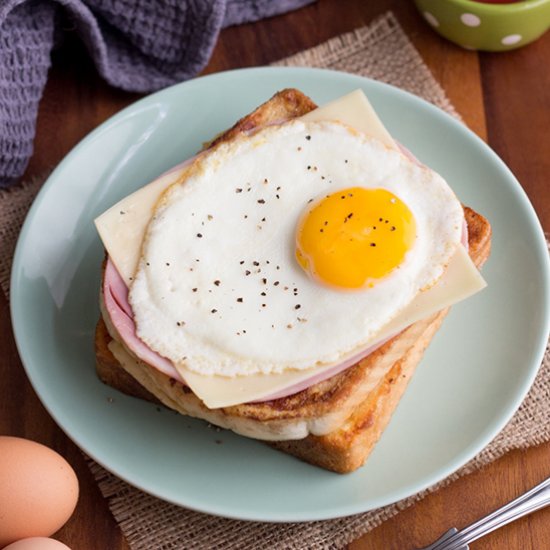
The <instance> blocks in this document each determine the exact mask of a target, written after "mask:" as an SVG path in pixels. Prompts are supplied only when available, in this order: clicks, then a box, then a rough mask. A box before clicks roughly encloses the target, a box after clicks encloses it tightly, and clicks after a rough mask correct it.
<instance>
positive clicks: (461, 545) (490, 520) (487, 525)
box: [418, 477, 550, 550]
mask: <svg viewBox="0 0 550 550" xmlns="http://www.w3.org/2000/svg"><path fill="white" fill-rule="evenodd" d="M549 504H550V477H549V478H548V479H546V480H545V481H543V482H542V483H540V484H539V485H537V486H536V487H533V488H532V489H531V490H530V491H527V493H524V494H523V495H521V496H520V497H518V498H516V499H515V500H512V502H509V503H508V504H505V505H504V506H503V507H502V508H499V509H498V510H495V511H494V512H493V513H491V514H489V515H488V516H485V517H484V518H481V519H480V520H479V521H476V522H475V523H472V525H470V526H468V527H465V528H464V529H462V530H460V531H458V529H456V528H454V527H453V528H452V529H449V530H448V531H447V532H446V533H445V534H444V535H443V536H442V537H441V538H439V539H438V540H436V541H435V542H434V543H433V544H431V545H430V546H427V547H426V548H419V549H418V550H468V549H469V547H468V543H470V542H473V541H474V540H477V539H479V538H481V537H483V536H484V535H486V534H487V533H490V532H491V531H494V530H495V529H498V528H499V527H502V526H503V525H506V524H507V523H510V522H511V521H514V520H516V519H518V518H521V517H523V516H526V515H527V514H530V513H531V512H534V511H535V510H540V509H541V508H544V507H545V506H548V505H549Z"/></svg>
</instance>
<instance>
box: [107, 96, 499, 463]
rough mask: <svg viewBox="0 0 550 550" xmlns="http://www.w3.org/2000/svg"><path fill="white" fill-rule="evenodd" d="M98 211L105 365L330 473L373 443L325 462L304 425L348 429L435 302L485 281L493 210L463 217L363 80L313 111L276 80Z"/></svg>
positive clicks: (415, 355) (430, 327) (431, 319)
mask: <svg viewBox="0 0 550 550" xmlns="http://www.w3.org/2000/svg"><path fill="white" fill-rule="evenodd" d="M96 225H97V228H98V230H99V233H100V235H101V237H102V240H103V242H104V245H105V248H106V250H107V254H108V258H107V260H106V264H105V269H104V277H103V284H102V295H101V309H102V321H101V322H100V324H99V325H98V333H97V337H96V351H97V356H98V371H99V373H100V376H101V377H102V378H103V379H104V380H106V381H107V382H108V383H111V384H113V385H115V386H117V387H119V388H120V389H123V390H124V391H129V392H131V393H137V394H139V395H140V396H141V397H145V398H151V396H154V398H156V399H157V400H158V401H160V402H162V403H164V404H165V405H167V406H168V407H171V408H173V409H175V410H177V411H179V412H181V413H183V414H188V415H191V416H196V417H199V418H204V419H206V420H208V421H210V422H212V423H214V424H216V425H219V426H222V427H226V428H230V429H232V430H234V431H236V432H237V433H240V434H243V435H246V436H250V437H255V438H258V439H266V440H272V441H284V440H292V443H287V444H284V445H283V447H284V449H283V450H286V451H287V452H291V453H293V454H296V455H298V456H301V457H302V458H304V459H306V460H309V461H311V462H314V463H317V464H320V465H323V466H325V467H328V468H330V469H334V470H337V471H349V470H350V469H353V468H355V467H357V466H358V465H360V463H361V462H362V461H363V460H364V458H365V457H366V455H367V454H368V451H366V448H367V446H365V444H364V443H363V444H361V445H359V448H360V450H363V451H365V452H363V453H361V452H360V453H359V455H358V456H359V459H354V461H351V460H349V461H348V462H346V461H345V460H344V462H342V461H338V460H337V461H333V462H332V463H331V461H330V460H329V461H328V462H327V460H322V459H321V458H319V457H320V456H321V455H323V452H320V450H319V448H318V447H319V445H320V447H321V448H322V449H325V452H324V455H325V458H326V457H330V455H331V452H329V451H327V449H326V448H325V443H326V442H325V443H320V442H317V444H316V445H312V444H311V442H312V438H313V439H315V438H319V437H320V438H323V437H328V436H329V435H330V434H333V435H334V434H336V433H337V432H339V431H340V432H341V431H342V430H344V429H345V426H346V423H347V424H349V423H350V422H351V419H352V418H353V415H354V414H355V415H357V410H358V407H359V408H364V407H365V406H366V403H367V402H369V399H370V403H371V406H370V409H369V411H370V412H369V414H370V415H371V416H372V414H373V411H372V406H373V404H374V403H376V404H378V405H380V406H382V403H383V402H384V399H382V396H381V395H379V396H378V398H377V399H375V398H374V396H375V395H378V393H377V392H380V390H381V388H382V387H383V386H384V381H387V377H388V375H389V373H391V372H392V371H393V370H395V368H396V366H397V365H398V364H400V363H401V366H402V368H404V366H405V364H409V366H411V367H412V368H413V365H416V363H417V361H418V359H419V357H420V355H421V352H422V350H423V349H424V347H425V345H427V343H428V342H429V340H430V338H431V334H432V333H433V332H434V331H435V328H434V327H436V326H437V324H438V322H439V321H438V320H440V319H441V318H442V316H443V314H442V313H440V312H442V311H444V310H445V309H446V308H448V307H449V306H451V305H453V304H454V303H456V302H457V301H459V300H462V299H464V298H465V297H468V296H470V295H471V294H473V293H475V292H477V291H478V290H480V289H481V288H483V287H484V286H485V283H484V281H483V279H482V278H481V276H480V275H479V272H478V270H477V268H476V265H475V262H474V261H473V260H475V261H476V263H478V264H479V263H481V262H482V261H483V260H484V259H485V258H486V256H487V255H488V247H489V242H490V228H489V225H488V223H487V222H486V221H485V220H484V219H483V218H482V217H481V216H479V215H477V214H475V213H473V212H472V211H469V210H467V211H466V218H465V217H464V212H463V209H462V207H461V205H460V203H459V202H458V200H457V199H456V197H454V194H453V193H452V191H451V190H450V188H449V187H448V185H447V184H446V183H445V182H444V181H443V180H442V178H440V176H438V175H437V174H435V173H434V172H433V171H431V170H429V169H428V168H426V167H425V166H423V165H421V164H420V163H419V162H418V161H416V159H413V158H411V155H410V154H408V153H407V152H406V151H404V150H403V149H402V148H401V147H400V146H398V145H397V144H396V143H395V142H394V141H393V139H392V138H391V136H390V135H389V133H388V132H387V131H386V130H385V128H384V127H383V125H382V124H381V122H380V121H379V119H378V118H377V117H376V114H375V113H374V111H373V109H372V107H371V106H370V104H369V103H368V101H367V100H366V98H365V96H364V95H363V94H362V93H361V92H354V93H352V94H350V95H349V96H346V97H344V98H341V99H340V100H337V101H335V102H333V103H332V104H329V105H327V106H325V107H322V108H319V109H316V108H315V105H314V104H313V103H312V102H311V100H309V98H307V97H306V96H304V95H303V94H301V93H300V92H298V91H297V90H285V91H283V92H280V93H278V94H276V95H275V96H274V97H273V98H272V99H271V100H270V101H268V102H267V103H266V104H264V105H262V106H260V107H259V108H258V109H257V110H256V111H254V112H253V113H251V114H250V115H248V116H247V117H245V118H244V119H242V120H241V121H239V122H238V123H237V124H236V125H235V126H234V127H233V128H232V129H230V130H229V131H227V132H226V133H225V134H223V135H222V136H221V137H220V138H218V139H217V140H216V141H215V142H213V144H211V146H210V147H209V148H208V149H206V150H204V151H203V152H201V153H200V154H199V155H197V157H195V158H194V159H191V161H188V162H187V163H184V164H183V165H180V166H179V167H176V168H175V169H173V170H172V171H170V172H169V173H167V174H165V175H163V176H161V177H160V178H159V179H157V180H155V181H154V182H153V183H151V184H149V185H148V186H146V187H145V188H142V189H141V190H139V191H137V192H136V193H134V194H133V195H131V196H129V197H127V198H126V199H124V200H123V201H121V202H120V203H118V204H117V205H115V206H113V207H112V208H111V209H110V210H109V211H107V212H106V213H105V214H103V215H102V216H100V217H99V218H98V219H97V220H96ZM467 237H469V239H470V255H469V254H468V252H467V248H466V246H465V245H467V241H466V238H467ZM472 258H473V260H472ZM407 358H408V359H407ZM407 361H408V363H407ZM121 368H122V369H124V372H125V373H127V374H126V376H124V375H121ZM115 373H116V374H115ZM128 375H129V376H128ZM403 378H407V377H406V376H404V377H403ZM134 381H137V382H138V383H139V386H136V385H135V382H134ZM144 389H146V390H147V391H144ZM403 389H404V387H403ZM401 392H402V390H399V391H397V390H396V391H394V392H390V393H392V394H393V395H394V396H397V395H400V394H401ZM397 400H398V397H397V399H396V401H395V403H393V404H392V406H389V405H386V406H385V407H384V410H385V411H390V413H391V410H393V408H394V406H395V404H396V402H397ZM386 401H388V400H387V399H386ZM389 402H390V401H388V403H389ZM363 416H364V415H363ZM384 416H387V417H388V419H389V414H386V415H384V414H383V413H382V412H379V413H378V417H379V418H380V426H383V425H385V422H382V421H381V419H382V418H383V417H384ZM386 422H387V420H386ZM352 423H353V425H355V424H357V422H355V421H354V422H352ZM360 423H362V424H363V425H364V426H366V425H367V423H366V422H365V418H364V417H363V418H362V420H361V422H360ZM370 424H371V426H372V425H373V421H372V419H371V421H370ZM380 431H381V429H380ZM375 432H376V430H374V429H372V430H371V436H372V437H371V438H370V439H371V440H372V441H375V440H376V439H377V438H378V436H379V434H378V435H375ZM304 438H305V439H304ZM295 440H302V442H301V443H300V442H297V441H295ZM348 440H349V437H348ZM281 445H282V444H281ZM298 447H300V448H298ZM300 449H301V450H300ZM348 450H349V449H348ZM348 454H349V453H348ZM352 462H353V464H352Z"/></svg>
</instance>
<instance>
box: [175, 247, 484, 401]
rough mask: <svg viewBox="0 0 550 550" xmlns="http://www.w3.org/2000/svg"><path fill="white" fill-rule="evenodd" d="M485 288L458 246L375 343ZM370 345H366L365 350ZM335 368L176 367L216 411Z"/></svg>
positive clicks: (463, 249) (462, 248)
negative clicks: (246, 372) (215, 372)
mask: <svg viewBox="0 0 550 550" xmlns="http://www.w3.org/2000/svg"><path fill="white" fill-rule="evenodd" d="M485 286H486V282H485V281H484V279H483V277H482V276H481V274H480V273H479V271H478V270H477V268H476V266H475V265H474V263H473V262H472V260H471V259H470V257H469V256H468V253H467V252H466V250H465V248H464V247H462V246H459V247H458V249H457V251H456V253H455V255H454V256H453V258H452V260H451V262H450V263H449V266H448V268H447V270H446V272H445V274H444V275H443V277H442V278H441V279H440V281H439V282H438V283H437V284H436V285H434V286H433V287H431V288H430V289H429V290H426V291H424V292H422V293H420V294H419V295H418V296H417V297H416V298H415V300H414V301H413V302H411V304H409V306H407V308H406V309H405V310H403V311H402V312H401V314H400V315H398V316H397V317H396V318H395V319H393V320H392V321H391V322H390V323H389V324H388V325H387V326H386V327H384V329H383V330H382V332H381V333H378V334H377V335H376V338H375V339H374V341H372V344H374V343H376V342H381V341H382V340H384V339H385V338H388V337H390V336H393V335H394V334H397V333H398V332H401V331H402V330H403V329H405V328H406V327H408V326H409V325H411V324H412V323H414V322H415V321H419V320H420V319H425V318H426V317H429V316H430V315H432V314H434V313H437V312H438V311H441V310H442V309H445V308H446V307H449V306H452V305H454V304H456V303H457V302H459V301H461V300H464V299H465V298H468V297H469V296H471V295H473V294H475V293H476V292H478V291H480V290H482V289H483V288H485ZM368 346H369V344H368V343H367V345H366V347H368ZM332 366H333V365H329V366H328V367H316V368H313V369H308V370H305V371H290V372H283V373H281V374H270V375H267V376H266V375H262V374H257V375H252V376H240V377H236V378H227V377H223V376H202V375H200V374H197V373H195V372H193V371H191V370H189V369H187V368H185V367H184V366H182V365H176V368H177V370H178V372H179V373H180V374H181V376H182V377H183V378H184V380H185V381H186V382H187V384H188V385H189V387H190V388H191V389H192V390H193V392H194V393H195V395H197V396H198V397H200V398H201V399H202V400H203V401H204V402H205V404H206V405H207V406H208V407H210V408H211V409H215V408H218V407H229V406H230V405H238V404H239V403H247V402H249V401H258V400H261V399H263V398H265V397H267V396H269V395H272V394H274V393H276V392H278V391H279V390H282V389H284V388H288V387H290V386H292V385H294V384H298V383H300V382H302V381H304V380H307V379H308V378H310V377H312V376H315V375H320V374H322V373H323V372H325V371H327V370H329V369H331V368H332Z"/></svg>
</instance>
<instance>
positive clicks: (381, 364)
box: [96, 90, 491, 472]
mask: <svg viewBox="0 0 550 550" xmlns="http://www.w3.org/2000/svg"><path fill="white" fill-rule="evenodd" d="M315 107H316V105H315V104H314V103H313V102H312V101H311V100H310V99H309V98H307V97H306V96H304V95H303V94H302V93H301V92H299V91H297V90H283V91H281V92H279V93H277V94H276V95H275V96H274V97H273V98H271V99H270V100H269V101H268V102H266V103H264V104H263V105H261V106H260V107H259V108H258V109H256V110H255V111H254V112H252V113H251V114H250V115H248V116H246V117H244V118H243V119H241V120H240V121H238V122H237V124H235V126H233V127H232V128H231V129H229V130H228V131H226V132H225V133H223V134H222V135H221V136H219V137H217V138H216V139H215V140H214V141H213V142H211V144H210V145H209V146H214V145H217V144H219V143H221V142H223V141H228V140H232V139H233V138H234V137H235V136H236V135H238V134H239V133H242V132H249V131H250V130H253V129H254V128H256V127H258V126H263V125H265V124H269V123H273V122H279V121H284V120H288V119H290V118H294V117H297V116H301V115H303V114H305V113H307V112H309V111H310V110H312V109H314V108H315ZM465 216H466V222H467V224H468V231H469V244H470V254H471V256H472V258H473V260H474V262H475V263H476V264H477V265H478V266H480V265H481V264H482V263H483V262H484V261H485V259H486V258H487V257H488V255H489V251H490V237H491V230H490V225H489V223H488V222H487V220H485V219H484V218H483V217H482V216H481V215H479V214H477V213H475V212H474V211H473V210H471V209H469V208H466V209H465ZM445 313H446V312H445V311H444V312H441V313H439V314H437V315H435V316H433V317H431V318H429V319H426V320H423V321H419V322H417V323H415V324H413V325H411V326H410V327H409V328H407V329H406V330H405V331H403V332H402V333H401V334H399V335H398V336H396V337H394V338H392V339H391V340H389V341H388V342H386V343H385V344H384V345H383V346H382V347H380V348H379V349H378V350H376V351H375V352H374V353H372V354H371V355H369V356H368V357H367V358H366V359H364V360H363V361H361V362H360V363H358V364H357V365H355V366H353V367H351V368H349V369H347V370H346V371H344V372H342V373H340V374H338V375H336V376H334V377H332V378H330V379H328V380H326V381H323V382H320V383H318V384H315V385H313V386H311V387H310V388H308V389H306V390H304V391H301V392H298V393H296V394H294V395H292V396H288V397H285V398H281V399H276V400H272V401H266V402H263V403H247V404H242V405H237V406H233V407H226V408H222V409H216V410H212V409H208V408H207V407H206V406H205V405H204V404H203V403H202V402H201V401H200V399H198V398H197V397H196V396H195V395H194V394H193V393H192V392H191V390H190V389H189V388H187V387H185V386H183V385H181V384H179V383H177V382H176V381H175V380H173V379H169V377H167V376H166V375H164V374H162V373H160V372H159V371H157V370H156V369H154V368H152V367H149V366H148V365H145V364H144V363H141V362H140V361H137V360H136V359H135V358H133V357H131V356H129V355H128V353H127V350H125V349H124V347H123V346H122V345H121V344H120V342H117V341H116V340H117V339H116V333H115V331H113V330H112V327H108V326H106V325H105V323H104V321H103V320H102V319H100V321H99V323H98V326H97V330H96V358H97V372H98V375H99V377H100V378H101V380H103V381H104V382H105V383H107V384H109V385H110V386H113V387H115V388H116V389H119V390H120V391H123V392H125V393H129V394H131V395H134V396H136V397H140V398H142V399H148V400H153V401H160V402H162V403H164V404H165V405H167V406H168V407H171V408H173V409H175V410H177V411H179V412H181V413H183V414H188V415H191V416H196V417H199V418H203V419H205V420H208V421H209V422H212V423H214V424H216V425H219V426H222V427H226V428H230V429H233V430H234V431H236V432H238V433H241V434H243V435H247V436H250V437H257V438H259V439H267V440H272V445H273V446H275V447H276V448H278V449H280V450H283V451H285V452H287V453H290V454H293V455H295V456H297V457H299V458H301V459H303V460H306V461H308V462H310V463H312V464H316V465H318V466H322V467H324V468H327V469H330V470H333V471H337V472H349V471H352V470H354V469H356V468H357V467H359V466H360V465H361V464H362V463H363V462H364V461H365V459H366V457H367V456H368V454H369V453H370V451H371V449H372V448H373V446H374V445H375V443H376V441H377V440H378V439H379V437H380V435H381V433H382V431H383V430H384V428H385V427H386V425H387V423H388V422H389V419H390V417H391V414H392V412H393V410H394V409H395V407H396V405H397V403H398V402H399V399H400V398H401V395H402V394H403V392H404V390H405V388H406V385H407V383H408V380H409V379H410V377H411V376H412V374H413V372H414V369H415V367H416V365H417V364H418V362H419V360H420V358H421V356H422V353H423V351H424V349H425V348H426V346H427V345H428V344H429V342H430V340H431V338H432V336H433V334H434V333H435V332H436V331H437V329H438V328H439V325H440V324H441V322H442V320H443V318H444V316H445ZM112 336H115V340H113V339H112Z"/></svg>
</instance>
